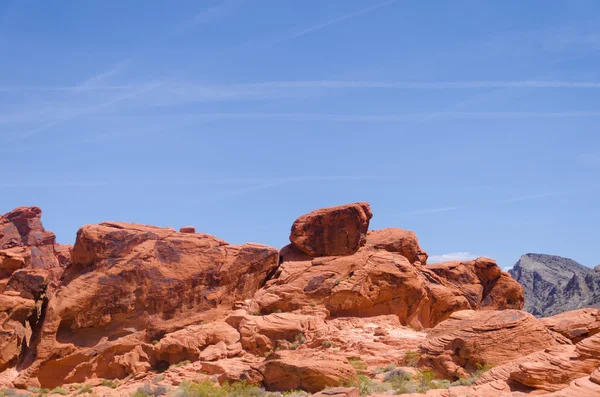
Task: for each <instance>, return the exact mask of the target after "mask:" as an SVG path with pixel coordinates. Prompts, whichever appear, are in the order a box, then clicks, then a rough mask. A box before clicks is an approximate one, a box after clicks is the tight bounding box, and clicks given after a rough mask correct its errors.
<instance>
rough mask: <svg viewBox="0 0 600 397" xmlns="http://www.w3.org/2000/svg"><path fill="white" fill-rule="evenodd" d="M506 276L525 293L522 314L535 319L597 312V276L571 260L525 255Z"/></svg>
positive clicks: (599, 301)
mask: <svg viewBox="0 0 600 397" xmlns="http://www.w3.org/2000/svg"><path fill="white" fill-rule="evenodd" d="M509 272H510V274H511V275H512V277H513V278H514V279H515V280H517V281H518V282H519V283H520V284H521V285H522V286H523V288H524V290H525V307H524V310H526V311H528V312H529V313H531V314H533V315H535V316H537V317H546V316H552V315H555V314H558V313H562V312H565V311H569V310H575V309H580V308H582V307H595V308H600V272H597V271H594V270H593V269H590V268H588V267H586V266H583V265H581V264H579V263H577V262H575V261H574V260H571V259H567V258H562V257H560V256H553V255H543V254H526V255H523V256H521V258H520V259H519V261H518V262H517V263H516V264H515V266H514V267H513V268H512V269H511V270H509Z"/></svg>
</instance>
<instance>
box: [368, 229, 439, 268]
mask: <svg viewBox="0 0 600 397" xmlns="http://www.w3.org/2000/svg"><path fill="white" fill-rule="evenodd" d="M367 245H370V246H373V247H375V248H379V249H383V250H386V251H390V252H397V253H399V254H400V255H402V256H404V257H405V258H406V259H408V261H409V262H410V263H417V262H418V263H419V264H421V265H425V264H427V252H425V251H423V250H422V249H421V247H420V246H419V240H418V239H417V235H416V234H415V233H414V232H411V231H408V230H404V229H398V228H387V229H381V230H370V231H369V232H368V233H367Z"/></svg>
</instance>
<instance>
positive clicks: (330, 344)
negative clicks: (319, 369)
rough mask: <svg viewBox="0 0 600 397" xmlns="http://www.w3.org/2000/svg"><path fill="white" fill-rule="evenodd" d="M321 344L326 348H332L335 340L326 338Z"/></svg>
mask: <svg viewBox="0 0 600 397" xmlns="http://www.w3.org/2000/svg"><path fill="white" fill-rule="evenodd" d="M321 346H323V347H324V348H326V349H329V348H332V347H333V346H334V344H333V342H332V341H330V340H326V341H324V342H323V343H321Z"/></svg>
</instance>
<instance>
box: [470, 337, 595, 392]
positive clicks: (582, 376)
mask: <svg viewBox="0 0 600 397" xmlns="http://www.w3.org/2000/svg"><path fill="white" fill-rule="evenodd" d="M599 353H600V335H598V334H596V335H594V336H592V337H589V338H587V339H584V340H582V341H581V342H579V343H577V344H576V345H557V346H552V347H550V348H547V349H545V350H540V351H537V352H534V353H531V354H529V355H526V356H524V357H519V358H517V359H515V360H513V361H510V362H507V363H505V364H503V365H500V366H498V367H495V368H492V369H491V370H490V371H489V372H487V373H486V374H485V375H484V376H482V377H481V378H480V379H479V380H477V382H476V384H477V385H484V384H486V383H489V382H504V383H505V384H507V385H509V386H510V387H511V389H512V390H524V391H528V392H531V391H533V392H535V394H536V395H537V394H540V392H544V391H545V392H548V393H554V392H557V393H558V394H550V395H561V396H562V395H567V394H560V391H562V390H563V389H564V390H568V389H569V388H570V387H574V389H571V390H576V389H577V388H578V387H580V386H581V387H583V389H582V390H585V389H586V387H587V386H589V384H587V381H588V380H590V379H589V378H593V376H590V375H593V373H594V372H595V370H596V369H597V368H598V365H600V354H599ZM573 382H575V383H573ZM577 384H578V385H579V386H577ZM586 384H587V386H585V387H584V385H586ZM592 390H593V388H592ZM543 395H545V394H543ZM574 395H578V394H574Z"/></svg>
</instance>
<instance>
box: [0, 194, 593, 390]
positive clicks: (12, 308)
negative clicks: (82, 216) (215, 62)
mask: <svg viewBox="0 0 600 397" xmlns="http://www.w3.org/2000/svg"><path fill="white" fill-rule="evenodd" d="M9 215H10V216H8V215H7V216H4V217H1V218H0V325H1V326H2V329H1V330H0V347H2V350H1V352H0V385H4V384H7V385H8V384H10V385H11V386H16V387H19V388H27V387H29V386H42V387H49V388H53V387H55V386H60V385H62V384H65V383H72V382H76V383H83V382H90V384H94V385H97V388H98V389H97V394H98V395H105V396H115V397H116V396H127V395H132V394H133V393H135V390H136V388H137V387H139V385H140V382H152V384H155V383H154V382H155V381H156V378H155V377H157V374H156V372H157V371H161V372H162V371H164V372H162V374H161V380H160V381H159V382H165V384H168V385H177V384H179V383H181V382H182V381H183V380H190V379H197V378H200V379H213V380H218V381H219V382H221V383H224V382H235V381H246V382H250V383H261V384H262V385H263V386H264V387H266V388H267V389H269V390H280V391H286V390H290V389H305V390H308V391H310V392H312V393H319V394H317V396H320V397H326V396H328V397H332V396H335V397H357V394H358V390H357V389H356V388H344V387H339V386H340V385H341V384H346V383H347V382H349V381H352V382H356V381H357V378H356V376H357V370H356V369H355V368H354V367H353V365H351V364H350V363H349V361H348V360H349V359H357V358H360V359H361V366H364V368H359V367H357V368H359V369H358V371H359V372H360V373H361V374H363V375H365V374H366V375H368V376H373V377H375V375H374V374H372V373H371V371H374V370H375V369H376V368H380V367H383V366H387V365H389V364H394V365H400V366H402V365H406V364H407V363H408V360H407V356H406V353H407V352H409V351H411V352H412V351H415V350H419V349H420V352H421V360H420V362H419V365H420V366H421V368H420V369H415V368H407V369H406V371H407V372H409V373H413V374H417V371H418V370H422V369H424V368H427V367H431V368H433V369H435V370H436V372H437V373H438V374H440V375H444V376H446V377H448V378H455V377H460V376H466V375H468V374H469V373H471V372H472V371H473V370H474V369H475V366H476V364H478V363H479V364H485V363H491V364H494V365H497V366H496V368H494V369H493V370H491V371H489V373H488V374H486V375H484V376H483V377H482V378H481V379H480V380H479V381H478V382H477V385H475V386H472V387H467V386H460V387H455V388H452V389H450V390H446V391H441V390H436V391H431V392H429V394H428V395H431V396H434V395H435V396H440V397H442V396H444V397H446V396H506V395H510V393H512V392H513V391H529V390H535V391H538V392H540V391H544V392H554V391H557V390H562V389H564V390H572V391H581V392H582V393H583V391H584V390H585V391H586V392H588V391H589V390H594V389H593V387H591V386H590V385H591V384H593V383H594V380H595V379H596V378H597V376H595V375H593V374H592V372H593V370H594V369H595V368H597V366H598V365H599V364H600V359H598V358H597V357H599V356H600V355H599V354H598V351H600V347H599V346H598V345H599V343H598V340H597V336H600V335H594V334H595V333H596V332H597V329H598V326H597V324H596V322H597V320H596V317H597V312H593V311H583V312H581V313H571V314H569V315H565V316H563V317H558V316H557V318H551V319H547V320H543V322H544V324H545V325H544V324H542V322H540V321H539V320H537V319H535V318H534V317H532V316H531V315H529V314H526V313H524V312H521V311H518V310H504V311H500V310H503V309H520V308H521V307H522V306H523V290H522V288H521V287H520V286H519V285H518V284H517V283H516V282H515V281H514V280H513V279H512V278H511V277H510V276H509V275H508V274H506V273H504V272H502V271H501V270H500V268H499V267H498V266H497V265H496V263H495V262H494V261H493V260H491V259H487V258H479V259H477V260H474V261H465V262H448V263H442V264H435V265H429V266H426V261H427V254H426V252H425V251H424V250H423V249H422V248H421V247H420V246H419V242H418V240H417V237H416V236H415V234H414V233H412V232H410V231H406V230H402V229H383V230H378V231H371V232H368V233H367V230H368V225H369V220H370V219H371V217H372V214H371V212H370V208H369V205H368V204H366V203H355V204H349V205H346V206H340V207H333V208H325V209H321V210H317V211H313V212H312V213H310V214H307V215H304V216H302V217H300V218H298V220H297V221H296V222H295V223H294V225H293V227H292V233H291V236H290V241H291V242H292V244H291V245H289V246H287V247H285V248H284V249H282V250H281V252H278V251H277V250H275V249H273V248H270V247H266V246H263V245H258V244H245V245H242V246H233V245H229V244H228V243H226V242H225V241H223V240H220V239H218V238H216V237H213V236H210V235H207V234H201V233H196V232H195V229H194V228H192V227H184V228H182V229H181V231H180V232H176V231H175V230H174V229H171V228H157V227H152V226H143V225H133V224H125V223H115V222H108V223H102V224H99V225H88V226H84V227H82V228H81V229H80V230H79V232H78V234H77V240H76V243H75V246H74V247H73V249H72V255H71V250H70V248H69V247H64V246H60V245H58V244H55V242H54V237H53V234H52V233H49V232H46V231H44V230H43V228H42V226H41V223H40V221H39V215H40V211H39V209H35V208H30V209H28V208H21V209H18V210H15V211H13V212H12V213H10V214H9ZM71 256H72V259H70V258H71ZM65 266H66V269H65ZM63 269H64V273H63ZM469 309H472V310H478V309H486V310H480V311H472V310H469ZM436 324H439V325H437V326H436ZM407 326H410V327H411V328H409V327H407ZM433 326H436V327H435V328H433V329H431V330H429V331H428V333H425V332H419V331H416V330H415V329H423V328H429V327H433ZM592 335H594V336H592ZM567 338H569V339H567ZM572 341H573V342H579V343H577V345H573V344H572ZM526 354H528V355H527V356H526V357H523V355H526ZM186 360H189V361H191V363H190V364H187V365H183V366H179V365H177V366H174V365H173V364H178V363H182V362H185V361H186ZM17 364H18V369H19V370H18V371H17V370H15V366H16V365H17ZM3 370H5V371H4V372H2V371H3ZM402 370H404V368H403V369H402ZM378 376H379V378H376V379H380V380H381V379H383V376H384V375H383V374H380V375H378ZM101 378H106V379H121V380H122V384H120V386H119V388H118V389H116V390H112V389H110V388H106V387H104V388H103V387H102V386H100V384H101ZM327 387H332V389H331V390H326V391H324V390H323V389H324V388H327Z"/></svg>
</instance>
